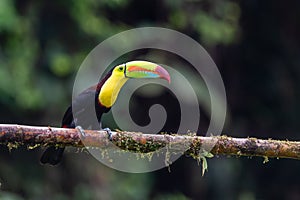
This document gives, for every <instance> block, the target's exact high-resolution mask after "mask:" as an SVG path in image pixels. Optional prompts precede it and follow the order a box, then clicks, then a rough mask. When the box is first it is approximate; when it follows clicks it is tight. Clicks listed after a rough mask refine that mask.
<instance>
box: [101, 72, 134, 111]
mask: <svg viewBox="0 0 300 200" xmlns="http://www.w3.org/2000/svg"><path fill="white" fill-rule="evenodd" d="M127 80H128V78H124V77H121V76H111V77H109V78H108V79H107V80H106V81H105V83H104V85H103V86H102V88H101V90H100V93H99V96H98V100H99V102H100V103H101V104H102V105H104V106H105V107H107V108H109V107H111V106H112V105H113V104H114V103H115V101H116V100H117V97H118V94H119V92H120V90H121V88H122V86H123V85H124V84H125V82H126V81H127Z"/></svg>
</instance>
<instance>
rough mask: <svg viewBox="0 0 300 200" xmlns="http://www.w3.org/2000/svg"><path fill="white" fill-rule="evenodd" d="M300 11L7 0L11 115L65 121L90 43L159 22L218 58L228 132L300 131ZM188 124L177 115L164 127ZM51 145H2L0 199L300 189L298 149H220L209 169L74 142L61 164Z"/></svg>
mask: <svg viewBox="0 0 300 200" xmlns="http://www.w3.org/2000/svg"><path fill="white" fill-rule="evenodd" d="M299 19H300V2H299V1H285V2H284V1H258V0H251V1H229V0H226V1H217V0H214V1H208V0H207V1H206V0H198V1H197V0H190V1H179V0H175V1H171V0H163V1H158V0H153V1H139V0H104V1H95V0H88V1H81V0H66V1H35V0H31V1H22V0H14V1H10V0H1V1H0V123H17V124H29V125H51V126H60V121H61V118H62V116H63V113H64V111H65V109H66V107H67V106H68V104H69V103H70V102H71V95H72V86H73V81H74V79H75V74H76V71H77V69H78V68H79V66H80V64H81V62H82V61H83V60H84V58H85V57H86V56H87V54H88V53H89V52H90V50H92V49H93V48H94V47H95V46H96V45H98V44H99V43H100V42H101V41H103V40H105V39H106V38H108V37H109V36H112V35H114V34H117V33H119V32H121V31H124V30H127V29H130V28H136V27H143V26H158V27H165V28H171V29H174V30H177V31H180V32H182V33H185V34H187V35H188V36H190V37H192V38H193V39H195V40H197V41H198V42H199V43H200V44H202V45H203V47H204V48H205V49H206V50H207V51H208V52H209V54H210V55H211V57H212V58H213V60H214V61H215V63H216V64H217V66H218V68H219V70H220V73H221V75H222V78H223V80H224V84H225V87H226V92H227V100H228V116H227V122H226V126H225V128H224V130H223V132H224V134H226V135H229V136H233V137H248V136H251V137H258V138H274V139H288V140H300V135H299V129H300V125H299V122H298V120H299V116H300V114H299V111H300V106H299V102H300V93H299V89H298V86H299V85H300V67H299V66H300V45H299V44H300V37H299V35H300V20H299ZM131 58H132V57H131ZM164 95H168V93H167V92H166V93H165V94H164ZM136 98H137V100H136V101H137V102H139V101H141V102H143V98H142V97H139V96H138V95H137V97H136ZM139 98H140V99H139ZM163 98H165V96H162V97H161V99H163ZM149 102H150V103H151V101H150V100H149ZM169 106H170V107H171V108H172V109H176V107H177V106H178V103H176V101H172V103H170V104H169ZM172 109H171V110H172ZM133 112H136V113H137V114H136V115H137V116H139V115H142V114H140V113H139V112H137V111H133ZM175 116H176V115H175ZM207 119H208V117H207V116H206V117H204V122H203V124H202V125H203V127H206V126H207V124H206V123H207V121H208V120H207ZM145 120H146V122H147V119H145ZM138 123H141V124H143V123H144V122H143V120H142V121H140V122H138ZM177 126H178V124H177V121H176V119H174V123H173V126H171V125H170V126H168V127H165V131H174V127H177ZM201 127H202V126H200V128H201ZM198 131H199V132H203V131H201V130H198ZM41 153H42V150H41V149H40V148H36V149H34V150H30V151H29V150H27V149H26V147H24V148H18V149H13V150H11V151H9V150H8V148H7V147H6V146H1V152H0V183H1V189H0V199H12V200H19V199H62V200H65V199H241V200H253V199H291V200H292V199H295V200H296V199H300V179H299V177H300V172H299V169H300V163H299V161H296V160H288V159H270V161H269V162H268V163H265V164H263V158H242V157H240V158H236V157H218V158H214V159H210V160H209V161H208V164H209V171H208V172H207V173H206V174H205V176H204V177H201V167H200V166H198V165H197V162H196V161H194V160H192V159H190V158H186V157H182V158H180V159H179V160H178V161H176V162H175V163H174V164H173V165H172V166H171V168H170V169H171V172H169V171H168V169H167V168H164V169H161V170H159V171H156V172H152V173H145V174H129V173H123V172H119V171H115V170H113V169H110V168H108V167H106V166H104V165H102V164H101V163H99V162H98V161H97V160H95V159H94V158H93V157H92V156H90V155H89V154H87V153H74V152H72V151H71V152H69V153H68V152H67V153H66V154H65V156H64V160H63V163H62V164H61V165H59V166H57V167H49V166H42V165H40V164H39V156H40V155H41Z"/></svg>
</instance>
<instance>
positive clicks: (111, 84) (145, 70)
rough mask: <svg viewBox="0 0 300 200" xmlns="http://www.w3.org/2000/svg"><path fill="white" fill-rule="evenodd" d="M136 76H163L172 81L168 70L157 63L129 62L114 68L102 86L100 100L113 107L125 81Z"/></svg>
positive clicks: (162, 77) (103, 103) (106, 105)
mask: <svg viewBox="0 0 300 200" xmlns="http://www.w3.org/2000/svg"><path fill="white" fill-rule="evenodd" d="M134 78H161V79H165V80H167V81H168V82H169V83H170V82H171V78H170V75H169V73H168V72H167V70H165V69H164V68H163V67H161V66H159V65H158V64H156V63H152V62H148V61H131V62H127V63H124V64H121V65H118V66H116V67H114V68H113V70H112V73H111V75H110V77H109V78H108V79H107V80H106V81H105V82H104V84H103V86H102V87H101V90H100V93H99V97H98V98H99V102H100V103H101V104H102V105H104V106H105V107H111V106H112V105H113V104H114V102H115V101H116V99H117V96H118V94H119V91H120V89H121V88H122V86H123V85H124V84H125V82H126V81H127V80H128V79H134Z"/></svg>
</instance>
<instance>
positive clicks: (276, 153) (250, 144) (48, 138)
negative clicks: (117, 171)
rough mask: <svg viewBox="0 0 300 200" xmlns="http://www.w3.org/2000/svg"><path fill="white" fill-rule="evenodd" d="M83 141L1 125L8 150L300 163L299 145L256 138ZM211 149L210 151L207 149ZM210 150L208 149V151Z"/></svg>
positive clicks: (98, 137) (72, 133) (70, 134)
mask: <svg viewBox="0 0 300 200" xmlns="http://www.w3.org/2000/svg"><path fill="white" fill-rule="evenodd" d="M84 132H85V137H84V138H82V136H81V134H80V132H79V131H78V130H77V129H65V128H53V127H37V126H24V125H7V124H0V144H2V145H7V146H8V147H9V148H13V147H18V146H20V145H27V146H28V147H33V148H34V147H36V146H49V145H56V146H73V147H79V148H83V147H84V146H89V147H99V148H109V145H111V142H112V143H114V144H115V145H116V146H117V147H119V148H121V149H123V150H127V151H133V152H141V153H148V152H153V151H155V150H158V149H160V148H162V147H171V148H172V149H176V148H178V149H182V147H184V148H185V154H186V155H189V156H192V157H193V158H197V159H199V153H201V152H203V151H204V152H205V151H210V152H211V153H212V154H214V155H236V156H260V157H264V158H265V159H267V158H268V157H270V158H290V159H300V142H299V141H286V140H285V141H282V140H272V139H267V140H263V139H257V138H232V137H228V136H211V137H203V136H192V135H191V134H189V135H166V134H163V135H162V134H142V133H139V132H127V131H120V132H112V137H111V141H110V140H109V139H108V134H107V132H106V131H103V130H100V131H94V130H85V131H84ZM208 147H210V148H208ZM207 148H208V149H207Z"/></svg>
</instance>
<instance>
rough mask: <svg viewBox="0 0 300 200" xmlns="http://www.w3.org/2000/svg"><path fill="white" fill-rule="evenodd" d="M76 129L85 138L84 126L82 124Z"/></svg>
mask: <svg viewBox="0 0 300 200" xmlns="http://www.w3.org/2000/svg"><path fill="white" fill-rule="evenodd" d="M75 128H76V130H77V131H78V132H79V133H80V135H81V136H82V137H83V138H84V137H85V136H86V135H85V132H84V130H83V128H82V127H81V126H76V127H75Z"/></svg>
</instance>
